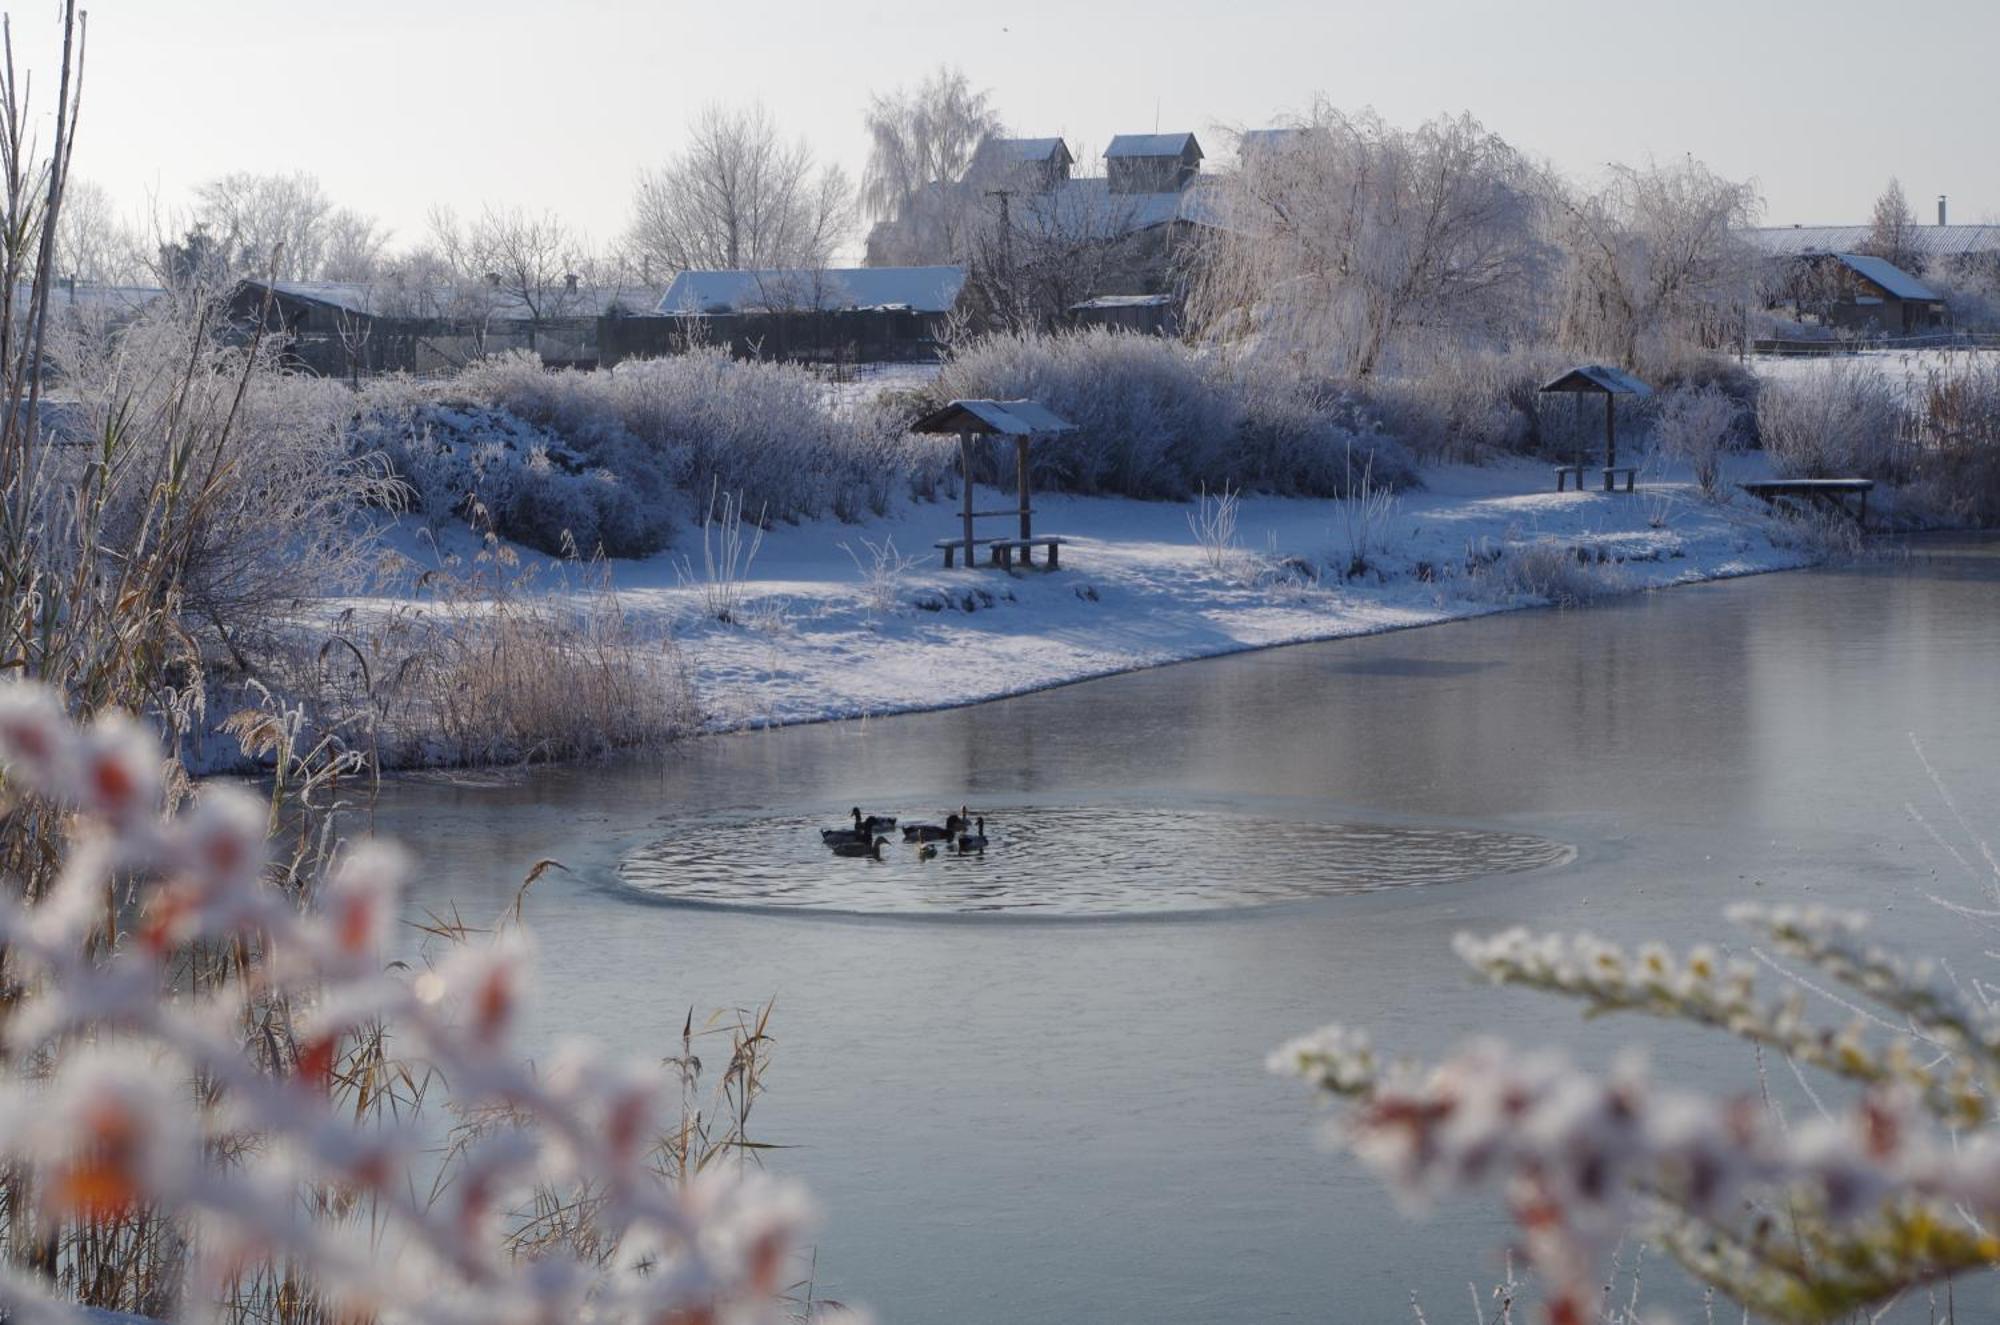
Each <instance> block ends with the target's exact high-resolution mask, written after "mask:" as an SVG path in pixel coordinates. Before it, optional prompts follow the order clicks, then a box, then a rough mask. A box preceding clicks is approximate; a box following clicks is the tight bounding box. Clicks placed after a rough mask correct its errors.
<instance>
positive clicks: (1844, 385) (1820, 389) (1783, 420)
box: [1757, 360, 1903, 479]
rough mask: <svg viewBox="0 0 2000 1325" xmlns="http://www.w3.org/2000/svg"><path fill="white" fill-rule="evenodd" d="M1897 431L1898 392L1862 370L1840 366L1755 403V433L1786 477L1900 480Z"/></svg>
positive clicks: (1764, 393) (1772, 387) (1780, 387)
mask: <svg viewBox="0 0 2000 1325" xmlns="http://www.w3.org/2000/svg"><path fill="white" fill-rule="evenodd" d="M1902 426H1903V407H1902V404H1901V402H1900V401H1899V400H1898V398H1897V392H1896V387H1895V386H1894V384H1892V383H1891V382H1890V381H1889V380H1888V378H1886V377H1885V376H1883V375H1882V374H1881V373H1878V372H1875V371H1874V370H1873V369H1872V368H1871V367H1869V366H1868V365H1866V364H1860V363H1854V362H1848V361H1844V360H1837V361H1834V362H1832V363H1828V364H1826V365H1825V366H1823V367H1821V368H1819V369H1817V370H1816V371H1814V372H1812V373H1809V374H1802V375H1800V376H1798V377H1795V378H1789V379H1787V380H1784V381H1768V382H1766V383H1764V386H1763V389H1762V390H1761V391H1760V392H1759V393H1758V396H1757V434H1758V436H1759V438H1760V439H1761V440H1762V442H1763V445H1764V450H1765V452H1766V453H1767V454H1769V456H1770V457H1771V465H1772V467H1773V468H1774V469H1775V470H1776V471H1777V472H1778V473H1779V474H1781V475H1784V476H1785V477H1788V478H1874V479H1898V478H1900V477H1901V476H1902V471H1903V455H1902V448H1901V446H1900V444H1899V440H1898V437H1899V433H1900V430H1901V428H1902Z"/></svg>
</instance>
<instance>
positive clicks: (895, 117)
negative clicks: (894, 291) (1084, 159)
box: [861, 67, 1006, 264]
mask: <svg viewBox="0 0 2000 1325" xmlns="http://www.w3.org/2000/svg"><path fill="white" fill-rule="evenodd" d="M865 122H866V124H867V127H868V141H869V150H868V168H867V169H866V170H865V171H864V172H863V173H862V176H861V203H862V206H863V207H864V208H865V209H866V211H867V213H868V215H869V217H870V218H871V219H873V220H874V221H876V222H878V225H877V227H876V230H875V232H874V233H873V234H872V235H871V236H870V252H869V260H870V261H871V262H879V263H883V264H905V263H941V262H955V261H959V260H961V259H962V258H964V257H965V255H966V250H967V241H968V239H969V238H970V235H971V225H972V222H973V221H974V219H975V217H976V213H977V208H978V205H979V201H980V200H979V198H978V197H977V196H976V194H975V193H974V192H973V191H972V190H970V189H967V188H963V187H961V186H960V182H961V180H962V179H963V178H964V176H965V173H966V171H967V169H968V168H970V167H971V165H972V162H973V158H974V156H975V155H976V154H977V153H978V151H979V146H980V144H981V143H983V142H985V141H986V140H987V139H988V138H993V137H998V136H999V135H1001V134H1003V133H1005V132H1006V129H1005V127H1004V126H1003V125H1002V124H1001V122H1000V115H999V112H998V111H996V110H995V109H994V108H993V104H992V100H991V94H990V93H988V92H986V91H984V90H974V88H973V87H972V85H971V83H970V82H968V81H967V80H966V77H965V74H964V73H963V72H962V71H960V70H957V69H950V68H942V67H941V68H939V69H938V70H936V71H935V72H934V73H932V74H931V76H930V77H929V78H927V79H925V80H924V81H923V82H922V83H921V84H919V85H918V86H917V87H915V88H913V89H911V88H897V89H896V90H895V91H893V92H888V93H877V94H876V95H875V96H873V97H871V98H870V99H869V103H868V113H867V116H866V120H865Z"/></svg>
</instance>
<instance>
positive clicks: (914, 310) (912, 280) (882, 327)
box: [598, 266, 965, 367]
mask: <svg viewBox="0 0 2000 1325" xmlns="http://www.w3.org/2000/svg"><path fill="white" fill-rule="evenodd" d="M964 289H965V269H964V268H963V267H950V266H931V267H844V268H823V269H810V268H808V269H800V270H791V271H684V272H682V273H681V274H680V275H679V276H676V277H675V278H674V281H673V284H672V285H670V286H668V287H667V291H666V293H665V294H664V295H662V296H661V297H660V302H659V306H658V307H657V308H656V309H655V310H654V311H653V313H652V314H651V315H649V316H644V317H623V318H616V319H605V320H603V321H602V322H601V323H600V326H599V336H598V343H599V348H600V350H601V352H602V362H603V364H604V365H605V366H606V367H609V366H610V365H612V364H616V363H620V362H622V361H624V360H627V359H650V358H658V357H661V356H662V355H667V354H678V353H684V352H686V351H687V350H689V349H692V348H696V347H699V346H702V345H714V346H719V347H721V348H724V349H726V350H728V351H729V352H730V353H731V354H734V355H736V356H737V357H739V358H766V359H784V360H791V361H797V362H811V363H896V362H908V361H922V360H926V359H934V358H936V357H937V356H938V354H939V352H940V350H941V348H942V345H943V341H944V328H945V323H946V321H947V320H948V319H949V318H950V317H951V316H952V314H953V312H954V311H955V310H956V309H957V307H958V303H959V299H960V296H961V295H962V293H963V292H964Z"/></svg>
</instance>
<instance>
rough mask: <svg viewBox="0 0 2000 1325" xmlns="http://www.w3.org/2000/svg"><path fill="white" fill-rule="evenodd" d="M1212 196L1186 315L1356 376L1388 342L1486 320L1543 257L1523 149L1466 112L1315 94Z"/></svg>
mask: <svg viewBox="0 0 2000 1325" xmlns="http://www.w3.org/2000/svg"><path fill="white" fill-rule="evenodd" d="M1294 128H1295V129H1296V132H1294V133H1291V134H1289V135H1286V136H1285V137H1284V138H1283V139H1282V140H1280V141H1278V142H1275V143H1273V144H1272V145H1271V146H1270V147H1269V149H1268V150H1261V151H1252V152H1247V153H1245V154H1244V159H1243V162H1242V165H1241V167H1240V168H1239V169H1238V170H1237V172H1236V173H1235V174H1234V175H1232V176H1230V177H1229V178H1228V180H1227V181H1226V182H1225V183H1223V184H1222V185H1221V186H1220V187H1219V188H1218V189H1217V191H1216V194H1215V196H1214V197H1213V199H1212V207H1213V210H1214V217H1213V219H1214V221H1215V222H1216V224H1215V225H1214V226H1213V227H1212V228H1211V229H1209V231H1208V238H1207V240H1206V242H1205V243H1204V245H1203V247H1202V249H1201V251H1200V253H1199V256H1198V260H1197V263H1196V269H1195V274H1194V280H1193V284H1192V289H1191V292H1190V300H1189V315H1190V324H1191V326H1192V327H1193V328H1194V329H1195V330H1196V331H1197V332H1200V333H1205V334H1209V335H1225V336H1238V335H1244V334H1251V335H1255V336H1257V337H1258V338H1259V339H1260V340H1261V341H1263V342H1264V343H1266V344H1267V345H1270V346H1272V347H1274V348H1279V349H1283V350H1285V351H1288V352H1293V353H1296V354H1299V355H1301V356H1302V357H1305V358H1307V359H1310V360H1312V361H1314V362H1317V363H1321V364H1325V365H1327V366H1332V367H1335V368H1337V369H1338V370H1340V371H1344V372H1347V373H1350V374H1353V375H1355V376H1366V375H1368V374H1369V373H1371V372H1373V371H1374V370H1375V369H1376V368H1377V367H1378V366H1379V365H1380V364H1381V362H1382V360H1383V357H1384V355H1385V354H1386V353H1388V352H1389V351H1390V350H1391V349H1392V348H1393V347H1395V346H1396V345H1397V344H1398V343H1399V342H1402V341H1406V340H1409V339H1413V338H1416V337H1418V336H1419V335H1421V336H1425V337H1431V338H1436V337H1454V338H1457V337H1467V336H1471V337H1484V336H1490V335H1494V334H1497V333H1499V332H1500V331H1501V330H1502V329H1503V328H1504V327H1505V325H1506V324H1507V323H1508V322H1509V321H1510V320H1512V319H1514V318H1517V317H1518V310H1519V309H1520V307H1521V306H1522V305H1523V304H1524V303H1525V302H1527V301H1528V300H1530V299H1531V298H1532V297H1533V294H1534V290H1535V288H1536V282H1535V276H1536V274H1537V272H1538V271H1539V270H1540V269H1541V267H1542V266H1543V264H1544V256H1545V255H1544V249H1543V246H1542V244H1541V243H1540V241H1539V240H1538V238H1537V236H1536V226H1535V211H1536V207H1535V197H1534V193H1533V190H1532V188H1531V176H1530V172H1529V170H1528V167H1527V165H1526V163H1525V162H1524V161H1523V160H1522V158H1521V156H1520V154H1519V153H1517V152H1516V151H1515V150H1514V149H1513V148H1512V147H1510V146H1508V145H1507V143H1505V142H1504V141H1502V140H1501V139H1500V138H1499V137H1498V136H1497V135H1495V134H1492V133H1489V132H1488V131H1487V130H1486V129H1485V128H1484V127H1483V126H1482V125H1481V124H1480V123H1479V122H1478V121H1477V120H1474V119H1473V118H1472V117H1470V116H1468V115H1461V116H1458V117H1455V118H1442V119H1437V120H1432V121H1431V122H1429V123H1427V124H1425V125H1423V126H1422V127H1421V128H1419V129H1416V130H1405V129H1400V128H1396V127H1394V126H1392V125H1389V124H1386V123H1384V122H1383V121H1382V120H1381V119H1380V118H1379V117H1377V116H1376V115H1374V114H1373V113H1364V114H1360V115H1349V114H1346V113H1343V112H1341V111H1338V110H1335V109H1334V108H1333V107H1331V106H1329V105H1327V104H1326V103H1325V102H1321V103H1320V104H1319V105H1318V106H1316V107H1315V108H1314V110H1313V112H1312V114H1311V115H1310V116H1309V117H1308V118H1306V119H1304V120H1302V121H1300V122H1299V123H1297V124H1296V125H1295V126H1294Z"/></svg>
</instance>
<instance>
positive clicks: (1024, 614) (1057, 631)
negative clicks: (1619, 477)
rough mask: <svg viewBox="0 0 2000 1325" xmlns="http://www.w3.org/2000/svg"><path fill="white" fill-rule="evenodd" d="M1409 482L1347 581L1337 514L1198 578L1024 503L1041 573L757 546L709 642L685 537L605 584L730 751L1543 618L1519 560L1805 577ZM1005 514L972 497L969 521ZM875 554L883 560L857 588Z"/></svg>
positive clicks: (1691, 504) (1162, 547)
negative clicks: (1198, 664)
mask: <svg viewBox="0 0 2000 1325" xmlns="http://www.w3.org/2000/svg"><path fill="white" fill-rule="evenodd" d="M1744 476H1746V477H1747V476H1748V475H1747V471H1746V474H1745V475H1744ZM1424 478H1425V481H1426V485H1427V486H1426V487H1425V488H1424V489H1423V490H1421V491H1416V492H1410V493H1406V494H1403V495H1402V496H1400V497H1399V498H1398V499H1397V500H1396V502H1395V505H1394V508H1393V510H1392V511H1391V512H1390V514H1389V516H1388V519H1387V522H1386V525H1385V536H1384V537H1382V538H1381V539H1380V540H1379V543H1380V545H1381V548H1382V550H1379V551H1375V552H1373V553H1370V554H1369V555H1368V556H1367V561H1368V562H1369V568H1368V569H1367V570H1366V571H1363V572H1362V573H1360V574H1358V575H1356V576H1354V577H1353V578H1346V577H1345V575H1344V572H1345V571H1346V569H1347V568H1348V567H1349V566H1350V564H1351V563H1352V561H1353V550H1352V548H1351V546H1350V540H1349V534H1348V518H1347V517H1348V514H1349V513H1350V510H1351V508H1349V507H1347V506H1345V505H1344V504H1343V503H1341V502H1337V501H1326V500H1305V499H1285V498H1264V497H1258V498H1245V499H1243V501H1242V503H1241V508H1240V511H1239V513H1238V524H1237V539H1236V548H1235V550H1233V551H1232V552H1230V553H1229V554H1228V555H1227V556H1226V557H1225V558H1223V562H1224V564H1223V565H1222V566H1221V567H1220V568H1219V569H1218V568H1217V567H1215V566H1213V565H1211V564H1210V562H1209V560H1208V558H1207V556H1206V554H1205V553H1204V550H1203V549H1202V547H1201V546H1200V545H1199V544H1198V543H1197V541H1196V539H1195V537H1194V535H1193V534H1192V533H1191V532H1190V529H1189V522H1188V515H1189V512H1190V510H1191V509H1192V508H1191V507H1190V506H1187V505H1178V504H1173V503H1163V502H1141V501H1133V500H1128V499H1122V498H1082V497H1063V496H1037V497H1036V498H1035V505H1036V517H1035V528H1036V530H1037V532H1038V533H1050V534H1060V535H1062V536H1064V537H1065V538H1066V539H1067V540H1069V541H1068V542H1067V543H1066V544H1065V545H1064V547H1063V549H1062V557H1061V560H1062V570H1061V571H1059V572H1057V573H1055V574H1045V573H1044V572H1043V571H1042V570H1041V569H1040V568H1039V567H1037V568H1036V569H1033V570H1016V571H1015V572H1013V573H1011V574H1010V573H1007V572H1004V571H999V570H994V569H989V568H984V567H982V568H979V569H975V570H966V569H963V568H961V569H957V570H951V571H946V570H944V569H943V568H942V566H941V563H940V557H939V555H938V554H937V553H936V552H935V551H934V550H933V548H932V543H933V541H934V540H935V539H938V538H941V537H946V536H949V535H950V534H951V532H952V530H953V527H954V526H953V521H954V508H953V507H952V506H950V505H947V504H943V503H938V504H915V505H910V506H907V507H905V508H903V509H902V510H900V511H898V512H896V513H895V514H894V515H893V516H892V517H891V518H888V519H885V520H876V521H871V522H869V523H867V524H863V525H842V524H838V523H835V522H831V521H826V522H815V523H811V524H805V525H801V526H796V527H782V526H781V527H779V528H777V529H774V530H772V531H771V532H770V533H769V534H767V535H766V536H765V538H764V540H763V543H762V546H761V548H760V549H759V550H758V552H757V555H756V559H755V561H754V563H753V564H752V565H751V568H750V575H749V576H748V577H747V578H746V579H745V581H744V583H743V584H742V586H741V597H740V601H739V602H738V603H737V605H736V608H735V610H734V611H733V612H732V613H731V616H732V620H731V621H730V622H727V623H725V622H722V621H718V620H715V619H714V618H713V617H712V616H710V615H708V614H707V610H706V606H705V600H706V597H707V595H706V593H705V590H704V588H703V586H702V584H701V580H702V572H701V567H702V558H701V553H700V547H699V532H698V531H694V532H692V533H690V534H689V535H688V536H686V537H684V538H683V539H682V540H681V542H682V547H681V548H679V549H677V550H676V551H675V552H674V553H672V554H662V555H661V556H657V557H653V558H650V559H647V560H644V561H639V562H625V563H618V564H616V565H615V567H614V569H613V571H612V581H613V584H614V586H615V589H616V592H617V594H618V596H619V600H620V603H621V606H622V607H623V609H624V610H625V611H626V612H627V613H629V614H630V616H631V618H632V621H633V623H634V625H635V626H636V627H637V628H638V629H640V630H642V631H649V630H659V631H670V632H671V634H672V636H673V638H674V639H676V640H677V641H678V643H679V645H680V647H681V650H682V652H683V654H684V657H685V660H686V663H687V664H688V666H689V667H690V668H691V670H692V673H693V676H694V679H695V683H696V686H697V690H698V694H699V697H700V700H701V703H702V705H703V707H704V710H705V712H706V713H707V714H708V720H709V725H710V726H711V727H712V728H714V729H717V730H728V729H734V728H741V727H754V726H764V725H773V724H782V723H794V722H806V721H813V720H818V719H828V718H845V717H857V716H864V715H871V714H887V713H895V712H904V711H909V710H914V709H925V708H939V707H946V706H951V705H957V704H965V703H971V702H974V701H977V700H984V699H992V698H996V697H999V696H1002V695H1010V694H1018V693H1021V692H1024V691H1029V690H1034V689H1039V688H1042V687H1046V686H1051V685H1057V684H1061V683H1064V682H1069V681H1076V680H1080V679H1083V678H1086V677H1092V676H1101V675H1105V674H1109V673H1113V672H1120V671H1127V670H1131V669H1134V668H1139V667H1147V666H1152V665H1156V664H1159V663H1166V662H1174V661H1179V660H1183V659H1189V658H1199V657H1206V656H1210V655H1214V654H1222V653H1229V652H1234V651H1238V650H1243V649H1251V648H1258V647H1263V646H1268V645H1275V644H1288V643H1295V642H1300V641H1305V640H1320V639H1331V638H1336V637H1340V636H1347V635H1357V634H1366V633H1372V632H1376V631H1383V630H1390V629H1396V628H1399V627H1406V626H1417V625H1424V624H1428V623H1432V622H1438V621H1448V620H1454V619H1458V618H1462V617H1467V616H1474V615H1479V614H1482V613H1486V612H1493V611H1499V610H1504V609H1506V608H1510V607H1523V606H1536V605H1541V604H1544V603H1546V602H1547V601H1548V599H1547V597H1545V596H1543V595H1542V594H1541V593H1539V592H1537V589H1538V588H1540V587H1544V586H1543V585H1542V584H1541V582H1540V581H1538V580H1535V579H1534V577H1533V576H1528V577H1527V578H1526V579H1525V580H1524V579H1523V576H1522V574H1521V572H1522V571H1525V570H1526V568H1527V567H1528V566H1529V565H1530V563H1531V562H1533V561H1534V557H1533V556H1532V555H1531V554H1532V553H1533V552H1534V551H1535V550H1536V549H1537V548H1538V545H1548V546H1546V547H1542V548H1540V551H1541V552H1542V553H1544V555H1543V556H1542V558H1541V560H1540V562H1539V563H1538V564H1540V565H1542V566H1543V567H1544V569H1546V567H1548V566H1551V565H1552V566H1554V567H1556V568H1557V569H1558V570H1560V571H1569V570H1570V569H1571V568H1572V567H1576V568H1577V569H1575V570H1574V572H1573V573H1574V574H1575V575H1577V576H1581V577H1582V583H1583V584H1584V587H1585V588H1586V590H1589V589H1600V590H1607V591H1612V592H1616V591H1622V590H1641V589H1652V588H1660V587H1665V586H1668V585H1673V584H1681V583H1686V582H1689V581H1694V580H1703V579H1711V578H1716V577H1721V576H1729V575H1739V574H1748V573H1753V572H1757V571H1765V570H1775V569H1781V568H1785V567H1791V566H1797V565H1801V564H1803V563H1804V562H1805V561H1806V560H1807V559H1808V557H1807V554H1806V553H1805V552H1803V551H1801V550H1799V549H1798V548H1795V547H1791V546H1786V545H1785V544H1786V543H1787V542H1788V540H1786V539H1785V538H1784V536H1783V534H1782V531H1781V530H1779V529H1778V528H1777V526H1775V525H1774V524H1773V523H1772V522H1771V521H1769V520H1768V519H1767V518H1765V517H1764V516H1762V515H1761V514H1759V513H1758V512H1757V511H1756V510H1755V509H1753V507H1754V503H1752V504H1751V505H1749V506H1746V505H1744V504H1742V503H1741V502H1740V500H1739V502H1738V503H1735V504H1729V505H1722V506H1717V505H1711V504H1708V503H1704V502H1702V501H1701V500H1700V499H1699V498H1698V496H1697V494H1695V492H1694V490H1693V489H1692V487H1691V486H1690V485H1688V484H1686V483H1685V482H1667V481H1663V480H1661V479H1659V478H1657V477H1656V478H1654V479H1653V480H1652V481H1651V482H1649V483H1647V484H1645V485H1644V486H1642V487H1641V488H1640V490H1639V491H1638V492H1637V493H1635V494H1633V495H1629V496H1628V495H1626V494H1624V493H1622V492H1621V493H1616V494H1606V493H1603V492H1569V493H1563V494H1560V495H1559V494H1557V493H1556V492H1554V491H1552V473H1551V470H1550V469H1549V468H1548V467H1547V466H1546V465H1542V464H1538V463H1531V462H1521V461H1516V462H1511V463H1506V464H1498V465H1492V466H1487V467H1481V468H1471V467H1450V468H1442V469H1431V470H1427V471H1425V474H1424ZM1010 502H1011V494H1001V493H998V492H988V491H985V490H981V492H980V493H979V494H978V506H979V507H980V508H981V509H993V508H998V507H1002V506H1006V505H1009V504H1010ZM999 523H1002V522H997V521H986V522H982V527H985V526H988V525H997V524H999ZM986 532H988V533H997V532H1000V530H999V529H998V528H987V529H986ZM690 543H692V544H693V556H692V563H691V564H690V563H689V562H688V561H687V560H684V558H685V556H686V554H687V551H688V546H687V545H688V544H690ZM877 549H879V550H880V552H881V553H882V555H883V557H884V558H886V560H885V561H884V562H882V563H881V564H882V565H883V569H882V570H881V572H880V573H879V574H878V575H876V576H875V577H873V580H872V585H871V577H870V576H869V575H868V573H867V569H866V568H869V567H873V566H876V565H877V564H878V558H877V551H876V550H877ZM1496 551H1498V552H1499V553H1500V555H1499V557H1498V558H1497V559H1496V557H1495V552H1496ZM1584 561H1587V562H1588V563H1589V564H1588V565H1587V566H1585V565H1582V562H1584ZM1469 568H1470V569H1469ZM1510 569H1511V570H1514V571H1515V573H1514V574H1511V575H1510V574H1509V573H1508V572H1509V571H1510ZM350 601H351V600H350ZM345 605H348V604H346V603H343V604H340V605H339V606H345ZM353 605H355V606H360V607H363V608H364V610H366V608H367V607H368V606H370V605H371V604H369V603H368V602H366V601H364V602H360V603H354V604H353ZM372 605H373V606H374V607H377V608H380V607H385V606H388V605H390V600H384V599H377V600H374V601H373V603H372Z"/></svg>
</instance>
